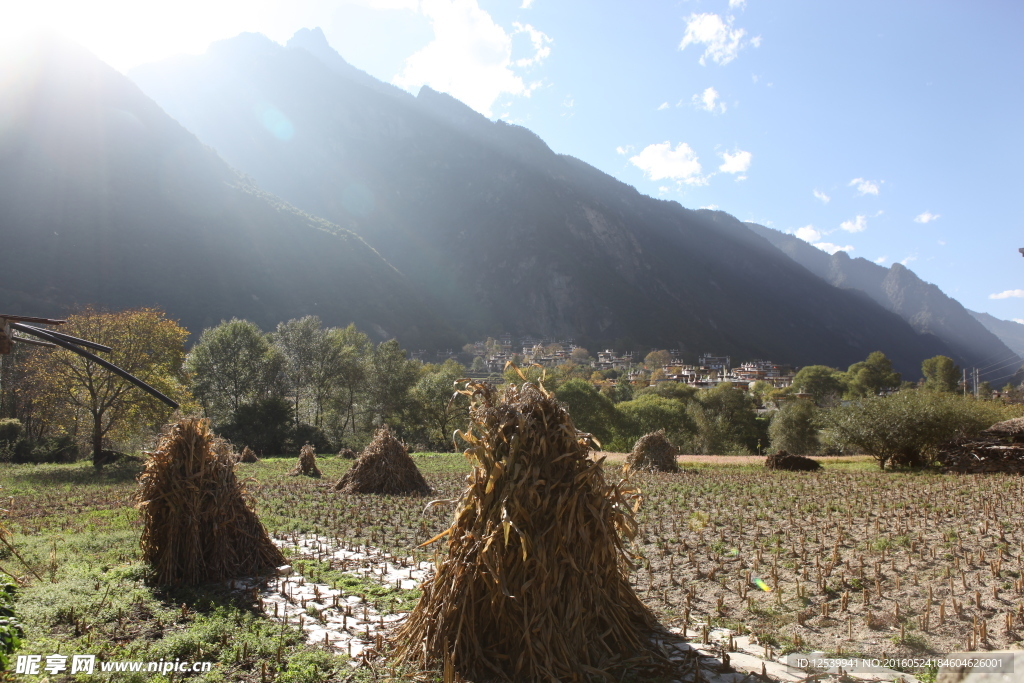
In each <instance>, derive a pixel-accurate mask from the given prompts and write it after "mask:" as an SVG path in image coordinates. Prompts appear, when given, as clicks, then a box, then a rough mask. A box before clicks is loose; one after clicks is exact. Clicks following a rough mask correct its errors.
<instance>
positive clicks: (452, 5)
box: [392, 0, 552, 116]
mask: <svg viewBox="0 0 1024 683" xmlns="http://www.w3.org/2000/svg"><path fill="white" fill-rule="evenodd" d="M418 7H419V12H420V13H421V14H423V15H425V16H426V17H427V18H428V19H429V20H430V24H431V27H432V28H433V30H434V39H433V40H432V41H431V42H430V43H428V44H427V46H426V47H424V48H423V49H422V50H420V51H419V52H416V53H415V54H413V55H412V56H410V57H409V58H408V59H406V60H405V65H404V66H403V68H402V71H401V73H399V74H398V75H397V76H395V77H394V79H392V82H393V83H394V84H395V85H397V86H399V87H401V88H405V89H408V90H411V89H413V88H415V87H418V86H421V85H429V86H430V87H431V88H434V89H435V90H439V91H441V92H446V93H448V94H450V95H452V96H453V97H456V98H458V99H460V100H462V101H463V102H465V103H466V104H468V105H469V106H470V107H472V108H473V109H475V110H477V111H478V112H480V113H482V114H484V115H485V116H491V108H492V107H493V106H494V104H495V102H496V101H497V100H498V98H499V97H501V96H502V95H518V96H523V97H529V96H530V93H531V92H532V91H533V90H534V89H535V88H537V87H538V86H539V83H533V84H531V85H529V86H528V85H526V84H525V83H524V82H523V79H522V77H521V76H520V75H519V74H517V73H516V72H515V71H513V66H516V67H520V68H526V67H532V66H537V65H539V64H540V63H541V62H542V61H543V60H544V59H545V58H546V57H547V56H548V55H549V54H550V53H551V48H550V47H549V44H550V43H551V42H552V41H551V39H550V38H549V37H548V36H547V35H545V34H544V33H543V32H541V31H538V30H536V29H534V28H533V27H532V26H530V25H529V24H527V25H522V24H518V23H517V24H515V25H514V30H513V35H515V34H518V33H525V34H527V36H528V37H529V38H530V42H531V45H532V47H533V54H532V56H530V57H527V58H524V59H519V60H517V61H515V62H513V60H512V36H511V35H509V34H508V33H507V32H506V31H505V29H503V28H502V27H501V26H499V25H498V24H496V23H495V22H494V19H493V18H492V17H491V15H490V14H488V13H487V12H486V11H484V10H482V9H480V7H479V6H478V5H477V0H423V1H422V2H420V3H419V5H418Z"/></svg>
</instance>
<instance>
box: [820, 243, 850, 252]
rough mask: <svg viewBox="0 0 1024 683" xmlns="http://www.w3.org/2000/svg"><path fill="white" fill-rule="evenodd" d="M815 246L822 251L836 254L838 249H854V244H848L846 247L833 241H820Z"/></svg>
mask: <svg viewBox="0 0 1024 683" xmlns="http://www.w3.org/2000/svg"><path fill="white" fill-rule="evenodd" d="M814 246H816V247H817V248H818V249H821V250H822V251H825V252H828V253H829V254H834V253H836V252H837V251H853V245H850V244H847V245H846V246H845V247H841V246H839V245H838V244H832V243H831V242H818V243H816V244H815V245H814Z"/></svg>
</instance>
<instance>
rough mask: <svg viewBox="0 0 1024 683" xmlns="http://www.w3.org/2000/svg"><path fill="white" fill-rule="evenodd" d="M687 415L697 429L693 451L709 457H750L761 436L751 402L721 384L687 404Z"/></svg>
mask: <svg viewBox="0 0 1024 683" xmlns="http://www.w3.org/2000/svg"><path fill="white" fill-rule="evenodd" d="M690 415H691V417H692V418H693V421H694V423H695V424H696V427H697V433H696V436H695V441H694V450H695V452H698V453H703V454H708V455H714V454H717V455H725V454H732V453H750V452H752V451H754V450H755V449H756V448H757V443H758V440H759V439H761V438H762V436H764V438H765V439H767V435H762V433H761V432H762V430H761V428H760V426H759V425H758V422H757V413H756V412H755V410H754V402H753V399H752V398H751V397H750V396H749V394H747V393H746V392H744V391H738V390H737V389H735V388H734V387H733V385H732V383H731V382H722V383H721V384H719V385H718V386H716V387H713V388H711V389H703V390H701V391H699V392H698V393H697V397H696V400H695V401H692V402H691V403H690Z"/></svg>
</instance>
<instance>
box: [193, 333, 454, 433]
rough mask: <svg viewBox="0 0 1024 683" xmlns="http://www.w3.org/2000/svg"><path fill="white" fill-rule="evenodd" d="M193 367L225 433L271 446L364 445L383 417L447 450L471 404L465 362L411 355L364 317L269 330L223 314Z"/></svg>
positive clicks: (200, 393)
mask: <svg viewBox="0 0 1024 683" xmlns="http://www.w3.org/2000/svg"><path fill="white" fill-rule="evenodd" d="M185 369H186V372H187V374H188V376H189V377H190V379H191V388H192V393H193V395H194V396H195V398H196V400H197V401H198V402H199V404H200V405H201V406H202V409H203V412H204V413H205V414H206V415H207V416H208V417H210V418H211V419H212V420H213V421H214V423H215V424H216V425H218V428H219V430H220V432H221V433H222V434H223V435H224V436H226V437H227V438H229V439H231V440H232V441H235V442H236V443H238V444H244V445H248V446H250V447H252V448H253V449H254V450H256V451H257V452H262V453H280V452H283V451H285V450H293V449H294V448H296V447H297V446H298V445H301V444H302V443H305V442H310V443H313V444H314V445H315V446H316V447H317V448H318V449H319V450H329V449H336V448H339V447H341V446H349V447H356V448H358V447H360V446H361V445H363V444H364V443H365V442H366V441H367V440H368V439H369V437H370V436H371V435H372V433H373V431H374V430H375V429H376V428H377V427H378V426H380V425H381V424H383V423H387V424H389V425H391V427H392V428H394V429H396V430H397V431H398V432H399V433H401V434H402V435H403V437H404V438H405V439H406V440H408V441H409V442H410V443H416V444H422V445H423V446H424V447H429V448H439V449H445V447H446V445H447V444H448V443H450V441H451V435H452V432H453V431H454V429H456V428H457V427H458V426H461V424H462V421H463V420H464V418H465V410H466V406H467V404H466V399H465V397H462V396H458V397H456V398H454V399H453V398H452V396H453V393H454V388H453V385H454V382H455V381H456V380H457V379H460V378H461V377H463V376H464V375H465V368H463V366H462V365H461V364H459V363H457V362H455V361H453V360H448V361H446V362H444V363H441V364H426V363H421V362H419V361H417V360H411V359H409V358H407V354H406V352H405V350H404V349H402V348H401V346H400V345H399V343H398V342H397V341H396V340H394V339H392V340H389V341H385V342H381V343H379V344H376V345H375V344H373V342H372V341H371V340H370V338H369V337H368V336H367V335H366V334H364V333H362V332H360V331H359V330H357V329H356V327H355V326H354V325H349V326H348V327H344V328H338V327H332V328H325V327H324V326H323V324H322V323H321V321H320V319H319V318H317V317H316V316H306V317H304V318H300V319H294V320H289V321H288V322H284V323H281V324H279V325H278V326H277V328H276V329H275V330H274V331H272V332H269V333H264V332H263V331H262V330H260V329H259V327H258V326H256V325H255V324H254V323H252V322H249V321H247V320H238V319H234V320H230V321H227V322H223V323H221V324H220V325H218V326H217V327H213V328H210V329H207V330H205V331H204V332H203V334H202V336H200V338H199V340H198V341H197V342H196V343H195V345H194V346H193V347H192V350H191V351H190V352H189V354H188V358H187V359H186V362H185ZM460 411H461V412H460ZM447 448H448V449H450V448H451V446H447Z"/></svg>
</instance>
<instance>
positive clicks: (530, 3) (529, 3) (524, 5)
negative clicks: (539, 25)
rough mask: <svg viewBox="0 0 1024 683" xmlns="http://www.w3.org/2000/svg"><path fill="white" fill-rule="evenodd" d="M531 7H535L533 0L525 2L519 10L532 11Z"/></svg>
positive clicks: (525, 0)
mask: <svg viewBox="0 0 1024 683" xmlns="http://www.w3.org/2000/svg"><path fill="white" fill-rule="evenodd" d="M531 5H533V0H523V4H521V5H520V6H519V9H530V6H531Z"/></svg>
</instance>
